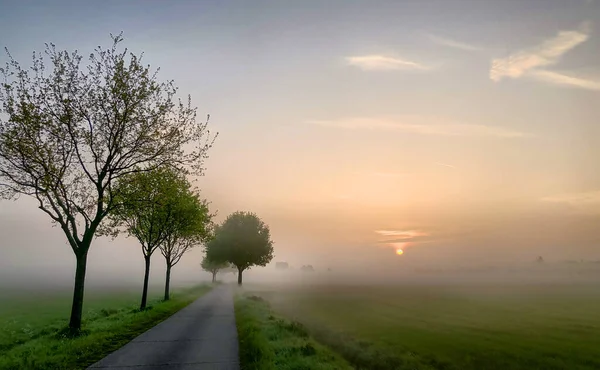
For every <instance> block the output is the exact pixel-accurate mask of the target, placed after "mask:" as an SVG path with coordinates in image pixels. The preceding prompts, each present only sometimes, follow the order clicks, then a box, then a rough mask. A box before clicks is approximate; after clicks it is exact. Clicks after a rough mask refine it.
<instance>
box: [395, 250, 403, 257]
mask: <svg viewBox="0 0 600 370" xmlns="http://www.w3.org/2000/svg"><path fill="white" fill-rule="evenodd" d="M396 254H397V255H399V256H401V255H403V254H404V251H403V250H402V249H400V248H398V249H396Z"/></svg>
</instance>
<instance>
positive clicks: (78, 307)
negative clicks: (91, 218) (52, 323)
mask: <svg viewBox="0 0 600 370" xmlns="http://www.w3.org/2000/svg"><path fill="white" fill-rule="evenodd" d="M88 247H89V246H88ZM82 250H84V251H85V252H82V253H76V254H75V257H76V258H77V267H76V269H75V285H74V288H73V305H72V306H71V319H70V320H69V330H70V331H71V333H72V334H76V333H78V332H79V331H80V330H81V316H82V312H83V292H84V288H85V270H86V266H87V254H88V249H82Z"/></svg>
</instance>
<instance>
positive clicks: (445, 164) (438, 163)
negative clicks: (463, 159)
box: [435, 162, 456, 168]
mask: <svg viewBox="0 0 600 370" xmlns="http://www.w3.org/2000/svg"><path fill="white" fill-rule="evenodd" d="M435 164H437V165H438V166H443V167H450V168H456V167H455V166H453V165H451V164H448V163H442V162H435Z"/></svg>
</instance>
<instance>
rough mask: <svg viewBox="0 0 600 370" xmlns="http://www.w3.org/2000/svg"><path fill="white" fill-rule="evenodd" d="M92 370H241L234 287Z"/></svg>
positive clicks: (209, 296)
mask: <svg viewBox="0 0 600 370" xmlns="http://www.w3.org/2000/svg"><path fill="white" fill-rule="evenodd" d="M88 369H91V370H94V369H110V370H120V369H123V370H133V369H140V370H166V369H169V370H170V369H173V370H198V369H202V370H208V369H219V370H239V369H240V365H239V357H238V339H237V329H236V326H235V315H234V310H233V295H232V292H231V288H230V287H228V286H219V287H217V288H215V289H213V290H212V291H210V292H208V293H207V294H205V295H204V296H202V297H200V298H199V299H198V300H196V301H195V302H194V303H192V304H190V305H189V306H187V307H185V308H184V309H182V310H181V311H179V312H177V313H176V314H174V315H173V316H171V317H170V318H168V319H166V320H165V321H163V322H161V323H160V324H158V325H156V326H155V327H153V328H152V329H150V330H148V331H147V332H145V333H143V334H141V335H140V336H138V337H137V338H135V339H134V340H132V341H131V342H129V343H128V344H126V345H125V346H123V347H122V348H120V349H119V350H117V351H115V352H113V353H111V354H110V355H108V356H106V357H105V358H103V359H102V360H100V361H98V362H97V363H95V364H94V365H92V366H90V367H89V368H88Z"/></svg>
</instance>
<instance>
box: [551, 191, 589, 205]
mask: <svg viewBox="0 0 600 370" xmlns="http://www.w3.org/2000/svg"><path fill="white" fill-rule="evenodd" d="M542 201H545V202H553V203H569V204H571V205H582V204H597V205H600V190H595V191H587V192H581V193H569V194H559V195H554V196H550V197H544V198H542Z"/></svg>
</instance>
